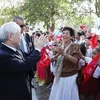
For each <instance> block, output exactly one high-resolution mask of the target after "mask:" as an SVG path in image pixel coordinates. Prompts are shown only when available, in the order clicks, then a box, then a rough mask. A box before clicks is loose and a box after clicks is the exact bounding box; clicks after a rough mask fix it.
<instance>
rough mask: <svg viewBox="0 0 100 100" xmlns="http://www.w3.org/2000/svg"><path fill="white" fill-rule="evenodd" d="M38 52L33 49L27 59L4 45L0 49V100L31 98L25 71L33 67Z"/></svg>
mask: <svg viewBox="0 0 100 100" xmlns="http://www.w3.org/2000/svg"><path fill="white" fill-rule="evenodd" d="M39 59H40V53H39V51H37V50H34V51H33V52H32V54H31V55H30V56H29V57H27V59H25V60H22V57H21V56H19V55H17V54H16V52H14V51H13V50H11V49H10V48H8V47H6V46H5V45H2V46H1V49H0V100H32V99H31V94H30V92H29V89H28V84H27V74H26V73H27V72H28V71H30V70H31V68H33V69H34V66H35V65H36V63H37V62H38V61H39Z"/></svg>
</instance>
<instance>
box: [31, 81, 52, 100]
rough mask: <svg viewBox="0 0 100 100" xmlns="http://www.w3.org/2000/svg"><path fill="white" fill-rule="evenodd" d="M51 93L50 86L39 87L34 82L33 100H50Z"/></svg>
mask: <svg viewBox="0 0 100 100" xmlns="http://www.w3.org/2000/svg"><path fill="white" fill-rule="evenodd" d="M50 91H51V89H50V88H48V85H45V86H39V85H38V82H34V88H33V89H32V92H33V93H32V97H33V100H49V95H50Z"/></svg>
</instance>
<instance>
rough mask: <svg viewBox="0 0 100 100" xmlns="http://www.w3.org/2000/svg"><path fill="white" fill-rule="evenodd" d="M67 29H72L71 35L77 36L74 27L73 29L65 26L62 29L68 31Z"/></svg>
mask: <svg viewBox="0 0 100 100" xmlns="http://www.w3.org/2000/svg"><path fill="white" fill-rule="evenodd" d="M66 30H68V31H70V35H71V36H75V31H74V29H72V28H71V27H64V28H63V30H62V31H63V32H64V31H66Z"/></svg>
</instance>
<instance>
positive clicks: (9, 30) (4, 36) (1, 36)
mask: <svg viewBox="0 0 100 100" xmlns="http://www.w3.org/2000/svg"><path fill="white" fill-rule="evenodd" d="M17 32H21V28H20V27H19V25H17V24H16V23H15V22H8V23H5V24H4V25H2V26H1V28H0V40H1V41H2V42H5V41H7V40H8V34H16V33H17Z"/></svg>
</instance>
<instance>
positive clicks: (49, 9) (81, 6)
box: [0, 0, 99, 29]
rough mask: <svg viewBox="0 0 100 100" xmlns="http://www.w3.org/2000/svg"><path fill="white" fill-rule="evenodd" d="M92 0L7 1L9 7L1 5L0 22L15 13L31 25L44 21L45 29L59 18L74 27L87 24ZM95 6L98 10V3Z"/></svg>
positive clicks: (55, 23)
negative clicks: (14, 2) (14, 3)
mask: <svg viewBox="0 0 100 100" xmlns="http://www.w3.org/2000/svg"><path fill="white" fill-rule="evenodd" d="M1 1H2V0H1ZM5 1H7V0H5ZM9 1H10V0H9ZM93 1H94V0H23V2H18V3H16V5H17V6H14V5H13V3H12V2H9V4H10V6H9V7H8V6H7V7H2V9H0V12H1V17H0V24H3V23H5V22H7V21H10V20H11V19H12V18H13V17H14V16H16V15H22V16H23V17H24V19H25V20H26V21H27V22H29V23H30V24H31V25H34V24H35V23H39V22H44V23H45V24H44V26H45V27H46V28H47V29H48V28H49V27H50V26H52V27H53V28H54V27H55V26H57V21H58V20H61V21H62V23H63V21H65V20H66V25H69V24H72V25H74V26H76V27H77V26H78V25H80V24H88V25H89V24H90V23H92V16H91V13H93V9H92V8H91V6H90V5H91V4H92V3H93ZM98 2H99V1H98ZM86 5H87V6H86ZM96 6H97V9H98V10H97V11H99V6H98V3H96ZM88 21H89V22H88Z"/></svg>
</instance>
